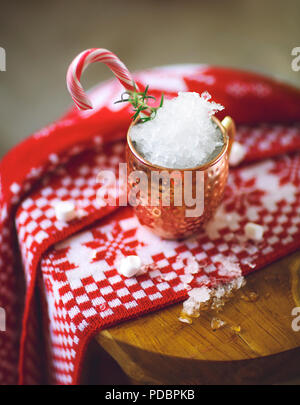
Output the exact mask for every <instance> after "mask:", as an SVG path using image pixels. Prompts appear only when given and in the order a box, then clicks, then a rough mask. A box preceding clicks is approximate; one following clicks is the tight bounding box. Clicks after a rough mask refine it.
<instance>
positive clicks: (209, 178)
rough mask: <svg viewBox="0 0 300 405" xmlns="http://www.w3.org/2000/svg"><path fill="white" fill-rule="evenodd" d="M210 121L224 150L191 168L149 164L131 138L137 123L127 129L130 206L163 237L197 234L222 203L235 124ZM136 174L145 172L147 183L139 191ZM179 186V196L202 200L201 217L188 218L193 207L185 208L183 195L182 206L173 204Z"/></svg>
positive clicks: (216, 120) (215, 120)
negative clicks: (156, 181) (186, 194)
mask: <svg viewBox="0 0 300 405" xmlns="http://www.w3.org/2000/svg"><path fill="white" fill-rule="evenodd" d="M212 120H213V121H214V123H215V124H216V125H217V126H218V128H219V130H220V131H221V134H222V137H223V142H224V144H223V147H222V149H221V150H220V152H219V153H218V155H217V156H215V157H214V158H213V160H211V161H210V162H208V163H206V164H204V165H201V166H197V167H193V168H190V169H170V168H166V167H161V166H158V165H154V164H152V163H150V162H148V161H147V160H145V159H144V158H143V157H142V156H141V154H140V153H138V151H137V150H136V148H135V146H134V144H133V142H132V141H131V138H130V129H131V127H132V126H133V125H136V124H137V123H138V121H136V122H133V123H132V124H131V125H130V127H129V129H128V133H127V149H126V160H127V178H128V196H129V197H128V198H129V203H130V204H131V205H133V206H134V209H135V213H136V215H137V217H138V219H139V222H140V223H141V224H142V225H144V226H146V227H147V228H148V229H150V230H151V231H152V232H154V233H155V234H157V235H159V236H161V237H163V238H166V239H177V238H184V237H187V236H189V235H191V234H194V233H196V232H197V231H198V230H200V229H201V227H202V226H203V224H204V223H205V222H206V221H208V220H209V219H210V218H211V217H212V215H213V214H214V212H215V210H216V209H217V207H218V205H219V204H220V202H221V200H222V197H223V194H224V189H225V186H226V182H227V177H228V160H229V153H230V150H231V146H232V143H233V140H234V135H235V125H234V122H233V120H232V119H231V118H230V117H225V118H224V119H223V121H222V122H220V121H219V120H218V119H217V118H216V117H212ZM154 172H155V173H158V177H159V176H161V183H160V184H159V186H158V188H157V189H156V190H157V192H156V198H155V199H152V198H151V193H152V194H153V191H154V187H153V174H154ZM136 173H142V174H143V173H144V174H145V176H144V177H146V180H148V181H147V182H146V186H144V187H140V188H139V190H138V192H136V190H137V187H138V185H139V183H140V177H139V176H138V175H136ZM184 173H186V174H184ZM197 173H198V174H197ZM168 174H170V176H171V179H172V182H171V181H170V180H168V181H166V182H165V184H164V177H167V175H168ZM156 178H157V176H156ZM199 179H201V180H200V181H201V184H202V187H201V195H200V194H197V193H196V191H197V190H196V187H197V186H198V185H199V184H200V183H199ZM179 184H180V189H178V190H179V194H180V193H184V191H185V190H188V191H189V192H190V194H191V195H200V197H201V200H202V209H201V210H200V214H199V213H197V215H194V216H191V215H187V212H188V210H191V208H192V207H191V206H187V204H186V203H185V198H183V196H182V198H181V204H178V203H176V200H175V197H174V196H175V195H176V191H177V187H179ZM133 191H134V192H133ZM165 197H167V198H165ZM198 199H199V198H198ZM153 200H154V202H155V204H154V203H153ZM166 201H167V202H168V204H166ZM195 201H197V199H195ZM198 211H199V210H198Z"/></svg>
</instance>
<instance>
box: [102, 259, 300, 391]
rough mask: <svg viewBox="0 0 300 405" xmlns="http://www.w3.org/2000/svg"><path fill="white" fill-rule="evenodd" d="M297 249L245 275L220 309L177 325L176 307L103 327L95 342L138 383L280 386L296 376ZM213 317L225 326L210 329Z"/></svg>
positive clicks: (299, 367) (299, 361)
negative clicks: (190, 323) (242, 286)
mask: <svg viewBox="0 0 300 405" xmlns="http://www.w3.org/2000/svg"><path fill="white" fill-rule="evenodd" d="M299 277H300V252H297V253H294V254H293V255H290V256H288V257H286V258H284V259H283V260H280V261H277V262H276V263H274V264H272V265H271V266H268V267H266V268H264V269H262V270H261V271H258V272H256V273H254V274H252V275H250V276H248V277H247V283H246V286H245V287H244V288H243V289H241V290H240V291H238V292H237V293H236V294H235V295H234V297H233V298H232V299H231V300H230V301H229V302H227V303H226V304H225V306H224V308H223V309H222V311H221V312H219V313H216V312H215V311H212V310H209V311H205V312H203V313H201V315H200V317H199V318H197V319H194V320H193V323H192V325H188V324H183V323H181V322H179V320H178V316H179V314H180V310H181V307H182V304H177V305H173V306H171V307H169V308H166V309H163V310H161V311H158V312H155V313H153V314H150V315H147V316H143V317H140V318H138V319H135V320H132V321H128V322H125V323H123V324H120V325H118V326H115V327H112V328H110V329H107V330H104V331H102V332H101V333H99V335H98V336H97V338H96V339H97V341H98V343H99V344H100V345H101V346H102V348H104V349H105V350H106V351H107V352H108V353H109V354H110V355H111V356H112V357H113V358H114V359H115V360H116V361H117V363H118V364H119V365H120V366H121V368H122V369H123V370H124V372H125V373H126V375H127V376H128V377H129V378H130V379H131V381H132V382H133V383H140V384H151V383H153V384H213V383H219V384H230V383H232V384H241V383H246V384H256V383H258V384H259V383H280V382H283V381H284V380H286V379H290V378H293V377H294V376H296V375H298V376H299V374H300V331H299V332H295V331H293V329H292V326H291V323H292V320H293V319H294V317H293V316H292V315H291V311H292V309H293V308H294V307H296V306H300V284H299V283H300V278H299ZM214 317H217V318H218V319H221V320H222V321H224V322H226V325H224V326H223V327H221V328H219V329H217V330H213V329H212V327H211V321H212V319H213V318H214Z"/></svg>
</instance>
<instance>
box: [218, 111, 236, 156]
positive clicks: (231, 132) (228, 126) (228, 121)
mask: <svg viewBox="0 0 300 405" xmlns="http://www.w3.org/2000/svg"><path fill="white" fill-rule="evenodd" d="M221 124H222V125H223V127H224V128H225V130H226V132H227V134H228V137H229V143H228V155H230V151H231V148H232V144H233V141H234V137H235V123H234V121H233V119H232V118H231V117H229V116H228V115H227V117H225V118H224V119H223V121H222V122H221Z"/></svg>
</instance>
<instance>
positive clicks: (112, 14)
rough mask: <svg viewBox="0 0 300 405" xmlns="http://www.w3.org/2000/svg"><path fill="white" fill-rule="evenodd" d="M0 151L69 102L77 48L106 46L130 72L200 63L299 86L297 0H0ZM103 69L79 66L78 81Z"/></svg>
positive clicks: (90, 81)
mask: <svg viewBox="0 0 300 405" xmlns="http://www.w3.org/2000/svg"><path fill="white" fill-rule="evenodd" d="M0 4H1V13H0V46H1V47H3V48H4V49H5V50H6V58H7V66H6V69H7V70H6V72H0V134H1V138H0V157H1V156H3V154H4V153H6V152H7V150H8V149H10V148H11V147H12V146H13V145H15V144H16V143H18V142H19V141H20V140H21V139H23V138H24V137H26V136H27V135H29V134H30V133H32V132H33V131H36V130H37V129H39V128H40V127H42V126H44V125H46V124H48V123H49V122H51V121H52V120H54V119H56V118H58V117H59V116H60V115H61V114H62V113H63V112H64V110H65V109H66V108H67V107H68V106H69V105H70V104H71V102H70V97H69V94H68V93H67V90H66V85H65V74H66V70H67V67H68V65H69V63H70V62H71V60H72V59H73V58H74V57H75V56H76V54H77V53H79V52H80V51H81V50H83V49H85V48H91V47H104V48H108V49H110V50H112V51H113V52H115V53H116V54H117V55H118V56H119V57H120V58H121V59H122V60H123V61H124V62H125V63H126V65H127V66H128V68H129V69H130V70H131V71H135V70H139V69H143V68H146V67H151V66H157V65H164V64H171V63H209V64H218V65H225V66H234V67H240V68H243V69H251V70H254V71H258V72H262V73H265V74H268V75H271V76H274V77H277V78H279V79H282V80H284V81H287V82H290V83H292V84H295V85H298V86H299V85H300V72H294V71H293V70H292V69H291V61H292V58H293V57H292V56H291V50H292V49H293V48H294V47H296V46H300V20H299V17H300V1H299V0H284V1H280V0H227V1H226V0H214V1H204V0H198V1H196V0H186V1H182V0H164V1H163V0H148V1H144V2H141V1H138V0H110V1H108V0H85V1H82V0H60V1H59V0H52V1H42V0H27V1H22V0H19V1H16V0H9V1H4V0H1V3H0ZM108 78H111V73H110V71H109V70H108V69H107V68H105V67H104V66H103V65H100V64H95V65H93V66H91V67H90V68H89V71H88V74H86V75H85V77H84V79H83V83H84V86H85V88H88V87H91V86H93V85H95V84H96V83H97V82H98V81H101V80H104V79H108Z"/></svg>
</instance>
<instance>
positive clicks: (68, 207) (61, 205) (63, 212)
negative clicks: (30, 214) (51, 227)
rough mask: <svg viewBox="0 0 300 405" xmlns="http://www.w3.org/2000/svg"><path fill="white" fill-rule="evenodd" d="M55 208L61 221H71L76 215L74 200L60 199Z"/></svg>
mask: <svg viewBox="0 0 300 405" xmlns="http://www.w3.org/2000/svg"><path fill="white" fill-rule="evenodd" d="M54 210H55V215H56V218H57V219H58V220H59V221H64V222H69V221H72V219H74V218H75V217H76V207H75V204H74V203H73V202H72V201H59V202H57V203H56V204H55V205H54Z"/></svg>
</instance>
